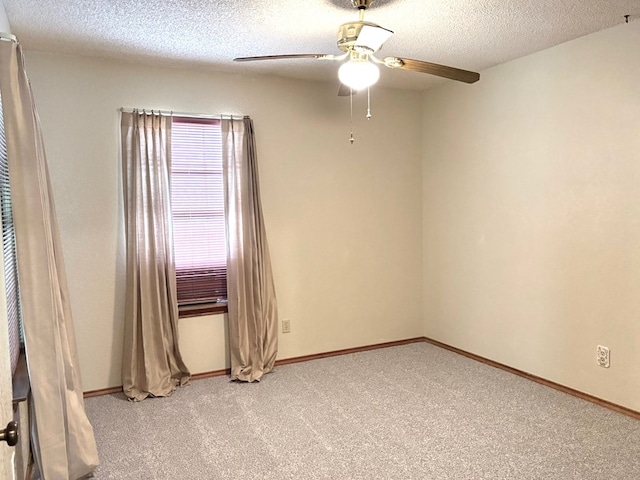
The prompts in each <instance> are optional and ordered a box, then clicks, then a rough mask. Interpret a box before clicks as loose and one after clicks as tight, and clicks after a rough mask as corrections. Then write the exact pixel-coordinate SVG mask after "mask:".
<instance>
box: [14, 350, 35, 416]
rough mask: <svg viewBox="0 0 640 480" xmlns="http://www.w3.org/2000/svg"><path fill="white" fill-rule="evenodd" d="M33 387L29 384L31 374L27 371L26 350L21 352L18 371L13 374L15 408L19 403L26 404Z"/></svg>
mask: <svg viewBox="0 0 640 480" xmlns="http://www.w3.org/2000/svg"><path fill="white" fill-rule="evenodd" d="M30 388H31V386H30V384H29V373H28V371H27V357H25V355H24V350H23V351H21V352H20V356H19V357H18V365H17V366H16V371H15V372H14V373H13V407H14V408H15V407H16V406H17V405H18V403H20V402H24V401H25V400H26V399H27V396H28V395H29V390H30Z"/></svg>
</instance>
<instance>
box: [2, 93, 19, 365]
mask: <svg viewBox="0 0 640 480" xmlns="http://www.w3.org/2000/svg"><path fill="white" fill-rule="evenodd" d="M0 209H1V210H2V214H1V218H2V258H3V261H4V277H5V278H4V282H5V294H6V296H7V319H8V322H9V354H10V356H11V371H12V372H14V371H15V369H16V365H17V364H18V356H19V354H20V344H21V335H20V321H21V312H20V290H19V286H18V269H17V259H16V237H15V231H14V228H13V211H12V209H11V187H10V185H9V165H8V158H7V142H6V138H5V135H4V118H3V114H2V96H0Z"/></svg>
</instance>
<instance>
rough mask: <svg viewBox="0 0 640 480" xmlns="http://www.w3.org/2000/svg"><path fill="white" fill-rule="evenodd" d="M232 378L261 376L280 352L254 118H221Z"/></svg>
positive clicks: (240, 378)
mask: <svg viewBox="0 0 640 480" xmlns="http://www.w3.org/2000/svg"><path fill="white" fill-rule="evenodd" d="M222 158H223V168H224V180H225V183H224V185H225V216H226V227H227V292H228V298H229V303H228V308H229V313H228V318H229V348H230V354H231V379H232V380H240V381H246V382H253V381H259V380H260V378H261V377H262V375H263V374H265V373H268V372H269V371H271V370H272V369H273V365H274V363H275V360H276V354H277V352H278V312H277V304H276V295H275V288H274V285H273V275H272V272H271V261H270V259H269V247H268V245H267V236H266V232H265V227H264V220H263V216H262V206H261V204H260V188H259V185H258V163H257V155H256V143H255V136H254V132H253V123H252V121H251V119H250V118H247V117H245V118H242V119H235V118H223V119H222Z"/></svg>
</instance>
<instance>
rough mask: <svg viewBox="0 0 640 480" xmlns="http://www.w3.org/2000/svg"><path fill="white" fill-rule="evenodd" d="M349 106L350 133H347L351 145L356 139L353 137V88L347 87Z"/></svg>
mask: <svg viewBox="0 0 640 480" xmlns="http://www.w3.org/2000/svg"><path fill="white" fill-rule="evenodd" d="M349 106H350V108H351V123H350V125H351V135H349V143H350V144H351V145H353V142H355V141H356V139H355V138H353V89H351V88H349Z"/></svg>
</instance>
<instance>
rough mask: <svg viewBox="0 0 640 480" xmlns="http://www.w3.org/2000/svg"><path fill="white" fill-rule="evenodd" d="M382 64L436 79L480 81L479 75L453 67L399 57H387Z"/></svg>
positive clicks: (467, 81) (466, 81)
mask: <svg viewBox="0 0 640 480" xmlns="http://www.w3.org/2000/svg"><path fill="white" fill-rule="evenodd" d="M383 62H384V64H385V65H386V66H387V67H389V68H403V69H405V70H413V71H414V72H420V73H428V74H430V75H436V76H438V77H444V78H450V79H451V80H457V81H459V82H465V83H475V82H477V81H478V80H480V74H479V73H476V72H470V71H468V70H461V69H459V68H454V67H447V66H445V65H439V64H437V63H429V62H423V61H420V60H411V59H410V58H400V57H387V58H385V59H384V60H383Z"/></svg>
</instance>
